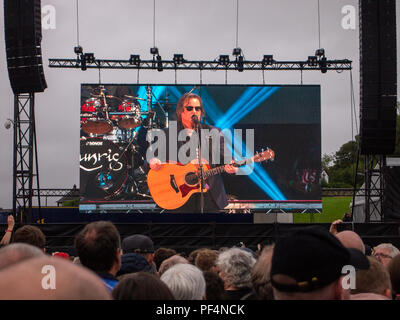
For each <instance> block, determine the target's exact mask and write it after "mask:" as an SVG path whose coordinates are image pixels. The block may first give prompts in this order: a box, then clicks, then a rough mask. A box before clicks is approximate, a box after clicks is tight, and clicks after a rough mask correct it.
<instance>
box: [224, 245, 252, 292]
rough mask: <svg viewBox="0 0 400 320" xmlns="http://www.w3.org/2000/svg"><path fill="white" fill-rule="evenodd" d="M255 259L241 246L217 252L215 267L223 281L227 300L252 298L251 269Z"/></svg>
mask: <svg viewBox="0 0 400 320" xmlns="http://www.w3.org/2000/svg"><path fill="white" fill-rule="evenodd" d="M255 263H256V259H254V257H253V256H252V255H251V253H249V252H248V251H245V250H243V249H241V248H230V249H228V250H225V251H223V252H222V253H220V254H219V256H218V259H217V269H218V272H219V276H220V277H221V278H222V280H223V281H224V287H225V294H226V297H227V299H228V300H254V299H255V292H254V290H253V286H252V282H251V270H252V268H253V266H254V264H255Z"/></svg>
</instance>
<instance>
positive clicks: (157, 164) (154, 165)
mask: <svg viewBox="0 0 400 320" xmlns="http://www.w3.org/2000/svg"><path fill="white" fill-rule="evenodd" d="M149 166H150V169H152V170H155V171H158V170H160V169H161V160H160V159H158V158H152V159H151V160H150V161H149Z"/></svg>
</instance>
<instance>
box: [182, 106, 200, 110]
mask: <svg viewBox="0 0 400 320" xmlns="http://www.w3.org/2000/svg"><path fill="white" fill-rule="evenodd" d="M185 108H186V110H187V111H192V110H193V108H194V110H196V111H201V107H190V106H189V107H185Z"/></svg>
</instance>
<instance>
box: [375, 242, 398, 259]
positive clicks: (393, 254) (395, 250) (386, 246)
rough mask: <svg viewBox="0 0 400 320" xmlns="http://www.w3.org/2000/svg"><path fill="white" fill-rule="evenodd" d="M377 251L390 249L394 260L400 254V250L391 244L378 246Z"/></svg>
mask: <svg viewBox="0 0 400 320" xmlns="http://www.w3.org/2000/svg"><path fill="white" fill-rule="evenodd" d="M375 249H388V250H389V252H390V256H391V257H392V258H394V257H395V256H397V255H398V254H400V250H399V249H397V248H396V247H395V246H394V245H392V244H391V243H381V244H378V245H377V246H376V247H375Z"/></svg>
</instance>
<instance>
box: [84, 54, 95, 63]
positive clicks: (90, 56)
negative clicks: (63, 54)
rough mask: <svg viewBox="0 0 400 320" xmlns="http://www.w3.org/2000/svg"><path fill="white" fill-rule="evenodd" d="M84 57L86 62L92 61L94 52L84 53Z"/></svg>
mask: <svg viewBox="0 0 400 320" xmlns="http://www.w3.org/2000/svg"><path fill="white" fill-rule="evenodd" d="M84 59H85V61H86V62H87V63H94V61H95V60H96V59H95V57H94V53H85V54H84Z"/></svg>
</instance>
